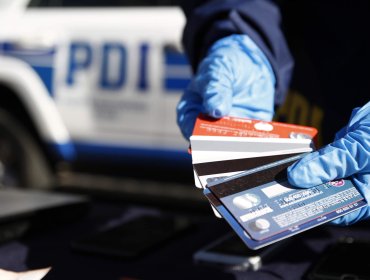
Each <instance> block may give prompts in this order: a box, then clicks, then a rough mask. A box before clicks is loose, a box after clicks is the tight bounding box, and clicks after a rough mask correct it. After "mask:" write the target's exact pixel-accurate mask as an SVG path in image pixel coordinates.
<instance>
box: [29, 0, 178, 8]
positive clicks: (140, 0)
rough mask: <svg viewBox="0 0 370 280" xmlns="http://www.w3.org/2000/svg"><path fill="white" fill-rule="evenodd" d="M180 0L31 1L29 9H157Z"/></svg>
mask: <svg viewBox="0 0 370 280" xmlns="http://www.w3.org/2000/svg"><path fill="white" fill-rule="evenodd" d="M178 3H179V0H31V1H30V3H29V5H28V6H29V7H43V8H48V7H50V8H52V7H63V8H69V7H155V6H176V5H178Z"/></svg>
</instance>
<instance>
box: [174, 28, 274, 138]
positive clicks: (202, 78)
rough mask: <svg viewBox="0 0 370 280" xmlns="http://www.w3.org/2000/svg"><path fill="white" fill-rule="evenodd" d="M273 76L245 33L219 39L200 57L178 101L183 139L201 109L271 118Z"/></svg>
mask: <svg viewBox="0 0 370 280" xmlns="http://www.w3.org/2000/svg"><path fill="white" fill-rule="evenodd" d="M274 86H275V76H274V73H273V71H272V68H271V66H270V63H269V62H268V60H267V58H266V57H265V55H264V54H263V53H262V51H261V50H260V49H259V48H258V47H257V45H256V44H255V43H254V42H253V41H252V40H251V39H250V38H249V37H248V36H247V35H231V36H228V37H225V38H223V39H220V40H218V41H216V42H215V43H214V45H213V46H212V47H211V48H210V49H209V51H208V53H207V55H206V57H205V58H204V59H203V60H202V61H201V63H200V64H199V67H198V71H197V73H196V75H195V76H194V77H193V79H192V81H191V82H190V85H189V87H188V88H187V89H186V90H185V92H184V94H183V96H182V98H181V100H180V102H179V103H178V105H177V124H178V125H179V127H180V129H181V132H182V134H183V135H184V137H185V138H186V139H189V137H190V136H191V134H192V132H193V128H194V124H195V120H196V117H197V116H198V114H199V113H200V112H202V113H205V114H207V115H209V116H211V117H214V118H220V117H223V116H236V117H249V118H255V119H261V120H265V121H270V120H271V119H272V117H273V114H274Z"/></svg>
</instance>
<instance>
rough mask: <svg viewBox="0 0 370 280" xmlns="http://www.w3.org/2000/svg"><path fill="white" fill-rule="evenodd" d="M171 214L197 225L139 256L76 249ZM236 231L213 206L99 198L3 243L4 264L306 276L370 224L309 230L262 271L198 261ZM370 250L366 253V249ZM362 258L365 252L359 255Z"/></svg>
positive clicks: (202, 275)
mask: <svg viewBox="0 0 370 280" xmlns="http://www.w3.org/2000/svg"><path fill="white" fill-rule="evenodd" d="M148 213H150V214H160V213H166V214H170V215H186V214H187V213H188V214H189V215H188V216H189V217H190V218H191V220H192V221H193V223H194V225H195V227H194V228H193V229H192V230H190V231H188V232H186V233H185V234H182V235H178V236H176V237H175V238H172V239H170V240H168V241H166V242H165V243H163V244H162V245H161V246H160V247H159V248H156V249H155V250H151V251H149V252H147V253H145V254H143V255H142V256H140V257H139V258H137V259H134V260H126V259H121V258H111V257H104V256H101V255H96V254H82V253H79V252H76V251H74V250H72V248H71V242H72V241H74V240H77V239H80V238H82V237H84V236H86V235H87V234H90V233H93V232H96V231H99V230H103V229H105V228H108V227H111V226H114V225H119V224H121V223H123V222H125V221H127V220H128V219H130V218H132V217H137V216H140V215H146V214H148ZM229 231H230V227H229V226H228V225H227V224H226V222H225V221H224V220H222V219H218V218H216V217H215V216H214V215H213V213H212V210H211V209H209V212H208V213H204V212H200V213H196V212H187V211H186V212H185V213H184V212H181V211H179V210H173V209H159V208H158V209H157V208H153V207H144V206H140V205H134V204H132V205H130V204H128V203H119V202H109V201H97V200H95V201H93V203H92V206H91V208H90V211H89V212H88V213H87V214H86V215H85V216H81V217H80V218H79V219H75V220H72V221H70V222H64V223H60V224H58V223H56V224H54V225H53V226H52V227H46V228H42V229H40V230H39V231H37V232H36V231H33V232H31V233H29V234H27V235H26V236H24V237H23V238H19V239H17V240H14V241H9V242H6V243H3V244H1V245H0V268H2V269H8V270H13V271H24V270H28V269H38V268H44V267H49V266H51V267H52V269H51V271H50V272H49V273H48V274H47V275H46V276H45V278H44V279H43V280H50V279H63V280H65V279H104V280H111V279H112V280H122V279H128V278H129V279H254V280H258V279H263V280H270V279H271V280H272V279H288V280H289V279H292V280H293V279H294V280H297V279H302V278H303V276H304V275H305V272H306V271H307V269H308V268H309V267H310V266H311V265H312V264H313V263H315V262H316V261H317V260H318V259H319V258H320V256H321V254H322V252H323V251H324V250H325V248H326V247H327V246H328V245H329V244H331V243H333V242H335V241H336V240H337V238H339V237H341V236H354V237H357V238H362V239H367V238H369V236H370V235H369V231H370V224H368V223H366V222H363V223H359V224H357V225H355V226H350V227H332V226H328V225H323V226H320V227H317V228H315V229H312V230H308V231H306V232H303V233H301V234H299V235H297V236H295V237H293V238H294V239H292V240H291V242H289V244H287V246H286V247H285V248H284V250H283V251H282V253H281V254H277V255H276V256H274V257H273V258H271V259H270V260H269V261H268V262H265V263H264V265H263V267H262V268H261V269H260V270H259V271H257V272H252V271H250V272H231V271H223V270H222V269H218V268H211V267H208V266H203V265H197V264H194V263H193V259H192V256H193V254H194V252H195V251H197V250H199V249H200V248H202V247H203V246H204V245H206V244H208V243H209V242H211V241H212V240H215V239H216V238H218V237H220V236H222V235H223V234H225V233H227V232H229ZM365 253H366V252H365ZM359 257H360V256H359Z"/></svg>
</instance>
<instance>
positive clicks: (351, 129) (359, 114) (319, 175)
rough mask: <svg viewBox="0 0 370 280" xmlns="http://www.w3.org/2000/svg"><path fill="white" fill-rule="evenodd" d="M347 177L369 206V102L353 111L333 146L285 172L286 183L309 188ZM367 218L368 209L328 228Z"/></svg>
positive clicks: (310, 155) (341, 219) (335, 222)
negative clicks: (286, 176) (286, 173)
mask: <svg viewBox="0 0 370 280" xmlns="http://www.w3.org/2000/svg"><path fill="white" fill-rule="evenodd" d="M345 177H350V178H352V180H353V183H354V184H355V185H356V187H357V189H358V190H359V192H360V193H361V194H362V195H363V196H364V197H365V199H366V201H367V202H368V203H370V102H368V103H367V104H366V105H364V106H363V107H362V108H356V109H354V110H353V112H352V115H351V118H350V121H349V123H348V125H347V126H346V127H344V128H343V129H341V130H340V131H339V132H338V133H337V134H336V136H335V140H334V142H333V143H331V144H329V145H327V146H325V147H323V148H322V149H320V150H318V151H316V152H313V153H311V154H308V155H307V156H305V157H304V158H302V159H301V160H299V161H298V162H296V163H294V164H293V165H292V166H290V167H289V168H288V180H289V182H290V183H291V184H292V185H294V186H297V187H302V188H309V187H313V186H315V185H318V184H321V183H324V182H328V181H331V180H334V179H339V178H345ZM369 217H370V206H365V207H363V208H361V209H359V210H356V211H354V212H352V213H349V214H347V215H345V216H342V217H340V218H338V219H336V220H334V221H332V222H331V223H332V224H336V225H350V224H353V223H355V222H357V221H360V220H363V219H367V218H369Z"/></svg>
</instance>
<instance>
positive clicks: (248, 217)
mask: <svg viewBox="0 0 370 280" xmlns="http://www.w3.org/2000/svg"><path fill="white" fill-rule="evenodd" d="M207 133H208V135H207ZM297 135H301V136H300V137H297ZM302 135H303V136H302ZM316 135H317V130H316V129H314V128H310V127H305V126H298V125H290V124H283V123H277V122H262V121H257V120H251V119H242V118H234V117H226V118H223V119H221V120H210V119H208V118H206V117H204V116H202V115H200V116H199V117H198V119H197V122H196V125H195V129H194V132H193V135H192V136H191V138H190V143H191V150H190V151H191V154H192V158H193V169H194V179H195V184H196V186H197V187H200V188H203V192H204V195H205V196H206V197H207V199H208V201H209V202H210V204H211V206H212V208H213V210H214V211H215V214H216V215H217V216H219V217H223V218H224V219H225V220H226V221H227V222H228V223H229V225H230V226H231V227H232V228H233V230H234V231H235V232H236V233H237V234H238V236H239V237H240V238H241V239H242V240H243V242H244V243H245V244H246V245H247V246H248V247H249V248H251V249H259V248H261V247H264V246H267V245H269V244H272V243H274V242H277V241H279V240H282V239H284V238H287V237H289V236H292V235H295V234H298V233H300V232H302V231H304V230H307V229H310V228H313V227H315V226H318V225H321V224H323V223H326V222H328V221H330V220H333V219H335V218H338V217H340V216H342V215H345V214H348V213H349V212H352V211H355V210H357V209H359V208H361V207H363V206H365V205H366V201H365V199H364V197H363V196H362V195H361V194H360V193H359V192H358V191H357V189H356V188H355V186H354V185H353V183H352V182H351V180H349V179H346V178H344V179H341V180H337V181H332V182H327V183H325V184H322V185H319V186H315V187H313V188H310V189H298V188H295V187H292V186H290V185H289V183H288V181H287V174H286V169H287V167H288V166H290V165H291V164H293V163H294V162H295V161H297V160H299V159H300V158H301V157H303V156H304V155H305V154H306V153H309V152H312V151H313V150H314V149H315V138H316ZM264 147H265V148H264Z"/></svg>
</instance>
